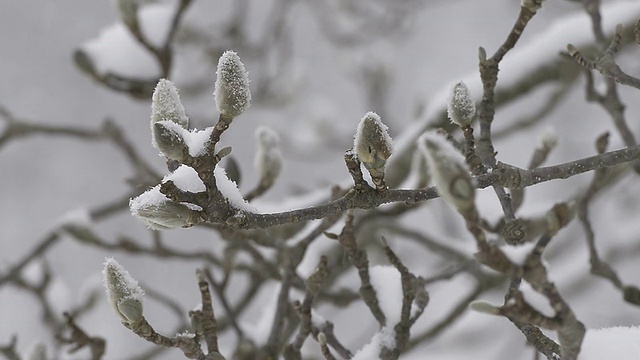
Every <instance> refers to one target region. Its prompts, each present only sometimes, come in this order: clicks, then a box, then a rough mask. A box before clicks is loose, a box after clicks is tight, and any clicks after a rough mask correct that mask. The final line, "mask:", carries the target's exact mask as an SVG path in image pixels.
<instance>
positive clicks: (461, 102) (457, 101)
mask: <svg viewBox="0 0 640 360" xmlns="http://www.w3.org/2000/svg"><path fill="white" fill-rule="evenodd" d="M475 114H476V104H475V102H473V99H472V98H471V92H470V91H469V88H468V87H467V84H465V83H464V82H463V81H460V82H459V83H457V84H455V85H454V86H453V88H451V94H450V96H449V104H448V106H447V115H448V116H449V120H451V122H453V123H455V124H456V125H458V126H460V127H465V126H469V125H470V124H471V121H472V120H473V117H474V116H475Z"/></svg>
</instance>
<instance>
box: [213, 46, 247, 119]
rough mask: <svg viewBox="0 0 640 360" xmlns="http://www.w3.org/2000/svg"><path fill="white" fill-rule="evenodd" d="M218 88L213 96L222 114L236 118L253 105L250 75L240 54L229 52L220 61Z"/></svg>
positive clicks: (217, 72)
mask: <svg viewBox="0 0 640 360" xmlns="http://www.w3.org/2000/svg"><path fill="white" fill-rule="evenodd" d="M216 75H217V77H216V88H215V92H214V93H213V95H214V96H215V99H216V105H217V107H218V111H220V114H222V115H223V116H225V117H227V118H234V117H236V116H238V115H240V114H242V113H243V112H244V111H245V110H247V109H248V108H249V106H250V105H251V91H250V90H249V74H248V73H247V70H246V69H245V68H244V64H243V63H242V61H240V57H239V56H238V54H236V53H235V52H233V51H231V50H227V51H225V52H224V54H222V56H220V59H219V60H218V69H217V70H216Z"/></svg>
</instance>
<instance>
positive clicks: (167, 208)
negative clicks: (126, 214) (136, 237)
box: [129, 185, 200, 230]
mask: <svg viewBox="0 0 640 360" xmlns="http://www.w3.org/2000/svg"><path fill="white" fill-rule="evenodd" d="M129 209H130V210H131V214H133V215H134V216H135V217H137V218H138V219H140V220H141V221H142V222H144V223H145V224H146V225H147V226H148V227H149V228H150V229H153V230H168V229H175V228H179V227H189V226H193V225H195V224H197V223H199V222H200V213H199V212H198V211H196V210H194V209H192V208H190V207H188V206H187V205H185V204H182V203H177V202H175V201H171V200H169V199H168V198H167V197H166V196H164V194H162V193H161V192H160V185H158V186H156V187H154V188H152V189H150V190H148V191H146V192H144V193H143V194H141V195H140V196H138V197H135V198H133V199H131V201H129Z"/></svg>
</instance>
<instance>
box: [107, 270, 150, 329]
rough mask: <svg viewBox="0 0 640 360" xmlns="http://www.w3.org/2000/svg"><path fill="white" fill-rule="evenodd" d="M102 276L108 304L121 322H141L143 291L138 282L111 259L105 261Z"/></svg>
mask: <svg viewBox="0 0 640 360" xmlns="http://www.w3.org/2000/svg"><path fill="white" fill-rule="evenodd" d="M102 275H103V276H104V286H105V288H106V290H107V298H108V299H109V303H111V306H112V307H113V309H114V310H115V311H116V313H117V314H118V316H120V318H121V319H122V321H124V322H127V323H129V324H133V323H136V322H137V321H139V320H141V319H142V298H143V296H144V291H143V290H142V288H141V287H140V286H138V281H137V280H135V279H134V278H133V277H131V275H130V274H129V272H128V271H127V270H125V269H124V268H123V267H122V266H121V265H120V264H118V262H117V261H115V260H114V259H113V258H106V259H105V261H104V270H103V271H102Z"/></svg>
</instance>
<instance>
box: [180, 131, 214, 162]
mask: <svg viewBox="0 0 640 360" xmlns="http://www.w3.org/2000/svg"><path fill="white" fill-rule="evenodd" d="M212 131H213V126H210V127H208V128H206V129H204V130H192V131H189V132H188V133H187V136H185V137H184V141H185V143H186V144H187V146H188V147H189V155H191V156H193V157H196V156H200V155H203V154H204V153H205V151H206V150H207V145H208V144H209V138H210V137H211V132H212Z"/></svg>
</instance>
